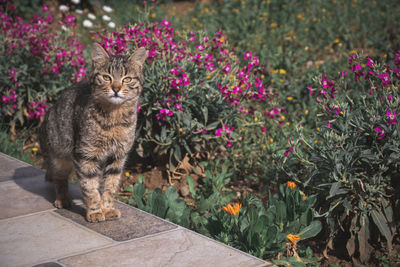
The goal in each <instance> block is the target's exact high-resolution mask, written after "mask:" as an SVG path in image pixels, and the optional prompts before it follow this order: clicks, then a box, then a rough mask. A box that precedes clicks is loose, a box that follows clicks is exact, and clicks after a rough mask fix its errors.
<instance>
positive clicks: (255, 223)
mask: <svg viewBox="0 0 400 267" xmlns="http://www.w3.org/2000/svg"><path fill="white" fill-rule="evenodd" d="M315 201H316V198H315V196H310V197H307V198H303V197H302V196H301V193H300V191H299V190H298V189H297V188H295V189H290V188H288V187H285V186H284V185H280V187H279V193H278V194H274V195H272V194H271V193H270V199H269V202H268V207H267V209H265V208H264V206H263V203H262V202H261V201H260V199H258V198H257V197H255V196H249V197H248V198H247V199H246V200H245V201H244V204H243V207H242V208H241V209H240V212H239V213H237V214H229V213H228V212H226V211H224V210H222V209H217V208H212V209H211V212H210V213H208V214H205V216H204V217H205V218H206V220H204V221H202V228H201V229H202V232H203V233H204V234H206V235H209V236H211V237H213V238H215V239H217V240H219V241H221V242H224V243H227V244H229V245H231V246H234V247H236V248H238V249H241V250H244V251H247V252H249V253H251V254H253V255H255V256H257V257H261V258H271V257H274V256H276V255H277V253H278V252H283V251H285V244H286V242H287V235H288V234H298V235H299V236H300V238H301V240H304V239H308V238H310V237H314V236H316V235H317V234H318V233H319V232H320V231H321V229H322V226H321V223H320V222H319V221H318V220H313V206H314V203H315Z"/></svg>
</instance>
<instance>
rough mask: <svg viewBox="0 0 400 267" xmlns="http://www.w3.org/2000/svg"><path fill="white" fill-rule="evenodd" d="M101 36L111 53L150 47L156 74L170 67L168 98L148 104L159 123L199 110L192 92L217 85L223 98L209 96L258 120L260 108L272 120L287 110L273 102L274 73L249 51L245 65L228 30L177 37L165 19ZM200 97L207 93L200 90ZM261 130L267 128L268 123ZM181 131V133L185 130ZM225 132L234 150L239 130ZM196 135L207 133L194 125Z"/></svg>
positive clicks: (164, 91)
mask: <svg viewBox="0 0 400 267" xmlns="http://www.w3.org/2000/svg"><path fill="white" fill-rule="evenodd" d="M97 38H99V39H100V43H101V45H102V46H103V47H104V49H105V50H106V51H108V52H109V53H110V54H124V53H126V52H127V51H129V50H134V49H137V48H138V47H145V48H146V49H147V50H148V58H147V61H146V62H147V63H148V64H147V65H148V66H153V67H152V68H153V71H152V72H154V68H155V67H154V62H157V64H159V65H162V66H168V68H169V70H168V73H166V74H162V73H161V72H160V73H159V75H161V76H162V84H161V85H160V86H161V88H163V89H162V90H161V92H162V95H159V96H158V97H157V100H156V101H153V102H152V103H147V104H146V105H143V106H148V107H149V108H150V107H152V109H153V110H157V113H153V112H152V113H153V114H154V115H153V116H155V118H156V120H157V121H160V122H163V121H165V122H168V121H170V120H171V119H172V118H173V117H174V116H175V115H176V114H178V112H182V113H183V114H188V113H189V114H191V113H192V112H197V111H193V110H192V111H190V110H189V107H188V106H190V108H194V106H193V104H192V103H193V100H190V101H189V98H191V97H193V96H194V94H189V91H193V90H201V88H204V87H208V88H209V87H213V88H214V89H213V90H215V92H216V93H219V96H217V95H208V96H206V97H208V98H209V99H216V98H220V97H222V99H223V100H224V101H225V103H226V104H227V105H230V106H232V107H233V108H232V109H231V111H230V112H232V111H234V112H238V113H242V114H244V115H247V114H249V115H250V116H253V115H254V112H255V111H256V109H257V108H256V107H257V106H258V105H261V106H264V107H268V108H267V109H266V111H265V117H266V118H276V117H279V114H280V113H281V112H284V109H283V108H281V107H276V106H273V105H272V104H270V103H272V100H273V99H274V97H275V96H276V94H274V93H273V92H272V89H271V88H267V86H266V85H265V83H264V82H263V78H264V77H265V76H264V75H267V73H268V72H267V71H266V69H265V67H264V65H263V64H260V62H259V59H258V57H256V56H254V55H253V54H252V52H247V53H245V55H244V60H245V61H244V62H245V64H244V66H240V63H239V58H238V56H237V55H236V53H235V51H234V49H232V48H230V47H229V45H228V42H227V38H226V36H225V34H224V32H223V31H217V32H216V33H215V34H214V35H213V36H209V35H207V33H206V32H200V33H195V32H189V33H188V34H187V35H186V36H185V35H183V34H182V33H176V32H175V29H174V28H173V26H172V24H171V22H169V21H167V20H165V19H163V20H162V21H161V22H152V23H141V24H138V25H133V26H132V25H126V26H123V28H122V30H120V31H113V32H111V33H107V32H104V33H98V35H97ZM160 62H162V63H160ZM163 63H164V65H163ZM165 63H166V64H165ZM193 64H194V66H193ZM158 90H160V89H158ZM144 93H146V92H144ZM198 94H203V93H202V92H200V91H199V92H198ZM213 94H214V92H213ZM144 98H145V96H144ZM271 106H272V107H271ZM269 107H271V108H269ZM197 109H198V108H197ZM263 113H264V108H263ZM147 114H149V113H147ZM192 119H194V117H192ZM215 119H217V118H215ZM169 123H170V122H169ZM229 124H231V125H232V124H234V123H229ZM193 125H196V123H194V124H193ZM225 127H227V126H225ZM260 127H263V128H264V129H266V128H265V126H264V125H262V126H260ZM180 128H181V126H180ZM180 128H179V129H177V130H180V131H181V129H180ZM221 129H222V128H221ZM221 129H218V130H217V132H216V135H215V136H217V137H219V136H220V137H223V139H224V140H225V139H227V140H226V146H227V147H230V146H232V141H231V140H229V139H230V138H229V137H231V135H230V134H231V132H232V131H233V129H234V127H228V128H227V129H225V128H224V129H222V130H221ZM191 131H192V132H194V133H203V134H207V130H206V128H205V127H203V126H200V127H194V128H193V129H192V130H191ZM222 131H223V132H222Z"/></svg>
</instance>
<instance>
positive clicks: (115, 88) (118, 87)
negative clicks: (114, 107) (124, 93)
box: [111, 85, 121, 93]
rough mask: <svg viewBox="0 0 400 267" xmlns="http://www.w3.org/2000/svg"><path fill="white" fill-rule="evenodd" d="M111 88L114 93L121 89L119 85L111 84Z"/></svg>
mask: <svg viewBox="0 0 400 267" xmlns="http://www.w3.org/2000/svg"><path fill="white" fill-rule="evenodd" d="M111 89H112V90H113V91H114V93H118V92H119V91H120V90H121V86H115V85H113V86H111Z"/></svg>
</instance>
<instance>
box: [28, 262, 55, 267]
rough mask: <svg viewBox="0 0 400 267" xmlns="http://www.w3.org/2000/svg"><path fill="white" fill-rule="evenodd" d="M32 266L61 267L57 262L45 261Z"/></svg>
mask: <svg viewBox="0 0 400 267" xmlns="http://www.w3.org/2000/svg"><path fill="white" fill-rule="evenodd" d="M33 267H62V265H60V264H58V263H57V262H45V263H41V264H37V265H35V266H33Z"/></svg>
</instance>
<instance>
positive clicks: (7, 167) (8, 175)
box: [0, 152, 44, 182]
mask: <svg viewBox="0 0 400 267" xmlns="http://www.w3.org/2000/svg"><path fill="white" fill-rule="evenodd" d="M43 173H44V172H43V171H42V170H40V169H37V168H35V167H32V166H31V165H29V164H28V163H25V162H22V161H20V160H17V159H14V158H12V157H10V156H8V155H6V154H4V153H1V152H0V182H2V181H7V180H10V179H16V178H21V177H28V176H30V177H32V176H38V175H42V174H43Z"/></svg>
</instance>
